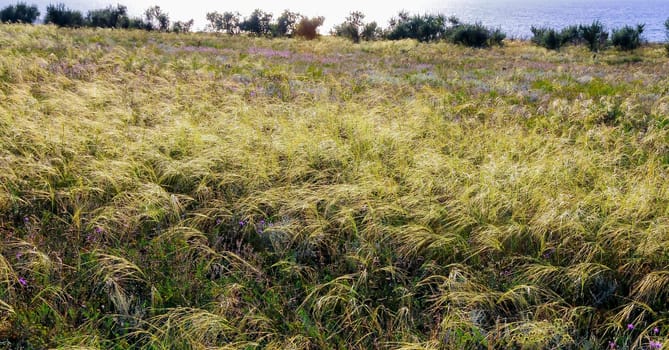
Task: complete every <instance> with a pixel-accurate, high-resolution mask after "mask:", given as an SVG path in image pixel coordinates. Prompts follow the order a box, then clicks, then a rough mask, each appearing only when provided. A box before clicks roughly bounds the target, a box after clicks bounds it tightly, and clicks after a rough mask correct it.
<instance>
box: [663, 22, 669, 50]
mask: <svg viewBox="0 0 669 350" xmlns="http://www.w3.org/2000/svg"><path fill="white" fill-rule="evenodd" d="M664 35H665V37H666V38H667V43H666V44H664V50H665V51H666V52H667V56H669V18H667V20H666V21H664Z"/></svg>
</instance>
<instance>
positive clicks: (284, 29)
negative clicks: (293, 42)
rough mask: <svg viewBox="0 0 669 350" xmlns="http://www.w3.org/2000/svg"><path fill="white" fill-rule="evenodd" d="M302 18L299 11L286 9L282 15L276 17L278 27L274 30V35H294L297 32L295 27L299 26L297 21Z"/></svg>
mask: <svg viewBox="0 0 669 350" xmlns="http://www.w3.org/2000/svg"><path fill="white" fill-rule="evenodd" d="M301 18H302V15H300V14H299V13H297V12H291V11H288V10H284V11H283V13H282V14H281V16H279V17H278V18H277V19H276V26H275V27H276V28H275V30H274V35H275V36H288V37H291V36H293V34H294V32H295V27H296V26H297V23H298V22H299V21H300V19H301Z"/></svg>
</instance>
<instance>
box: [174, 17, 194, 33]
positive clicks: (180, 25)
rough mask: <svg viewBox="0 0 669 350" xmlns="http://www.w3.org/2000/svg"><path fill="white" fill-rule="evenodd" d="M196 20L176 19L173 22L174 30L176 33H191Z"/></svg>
mask: <svg viewBox="0 0 669 350" xmlns="http://www.w3.org/2000/svg"><path fill="white" fill-rule="evenodd" d="M193 23H194V21H193V20H192V19H191V20H189V21H176V22H174V23H172V30H171V31H172V32H174V33H190V31H191V29H192V28H193Z"/></svg>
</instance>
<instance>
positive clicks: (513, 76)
mask: <svg viewBox="0 0 669 350" xmlns="http://www.w3.org/2000/svg"><path fill="white" fill-rule="evenodd" d="M623 55H625V54H623V53H618V52H616V51H606V52H603V53H600V55H598V56H599V57H597V56H595V57H593V56H592V54H590V53H589V52H586V50H585V49H583V48H578V47H568V48H566V49H564V50H562V51H561V52H549V51H546V50H544V49H541V48H537V47H534V46H532V45H531V44H529V43H524V42H507V43H506V45H505V46H504V47H501V48H493V49H487V50H478V49H468V48H463V47H459V46H454V45H450V44H445V43H438V44H420V43H417V42H415V41H398V42H370V43H363V44H359V45H354V44H351V43H348V42H347V41H345V40H340V39H337V38H330V37H324V38H321V39H320V40H317V41H312V42H309V41H300V40H288V39H275V40H268V39H257V38H246V37H234V38H230V37H227V36H217V35H212V34H203V33H198V34H191V35H175V34H158V33H147V32H140V31H132V32H127V31H108V30H88V29H82V30H68V29H56V28H55V27H51V26H35V27H32V26H24V25H2V26H0V169H1V171H0V237H1V240H0V244H1V245H0V251H1V253H2V255H1V257H0V346H4V347H6V348H23V349H41V348H60V349H75V348H76V349H79V348H80V349H84V348H100V349H103V348H104V349H107V348H118V349H121V348H130V347H134V348H145V349H212V348H221V349H254V348H263V349H264V348H267V349H321V348H333V349H355V348H357V349H370V348H388V349H463V348H464V349H485V348H491V349H500V348H510V349H551V348H561V349H570V348H572V349H601V348H607V347H609V342H616V344H617V347H618V348H620V349H626V348H627V349H632V348H634V349H648V348H649V347H650V345H651V341H653V342H662V343H664V344H667V337H668V336H669V303H668V302H667V300H669V299H668V297H669V209H668V208H669V181H667V179H668V177H669V173H668V169H669V128H668V123H667V120H668V117H669V99H667V97H666V94H667V86H669V80H668V79H667V77H668V76H669V71H668V69H669V61H668V59H667V58H666V57H665V55H664V52H663V49H662V47H660V46H646V47H643V48H641V49H639V50H637V51H636V52H635V53H634V57H633V58H632V59H628V58H625V57H627V56H623ZM628 325H633V326H634V329H629V328H628ZM630 328H631V327H630ZM655 328H657V332H655ZM667 346H668V345H665V347H667Z"/></svg>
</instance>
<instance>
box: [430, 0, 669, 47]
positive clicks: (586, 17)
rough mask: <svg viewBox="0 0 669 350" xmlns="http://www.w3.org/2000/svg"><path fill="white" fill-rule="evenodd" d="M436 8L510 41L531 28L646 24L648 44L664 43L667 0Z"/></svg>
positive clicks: (472, 2) (508, 0)
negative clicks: (492, 29) (502, 34)
mask: <svg viewBox="0 0 669 350" xmlns="http://www.w3.org/2000/svg"><path fill="white" fill-rule="evenodd" d="M439 5H440V4H435V7H436V9H438V12H441V13H444V14H446V15H454V16H456V17H458V18H460V19H461V20H463V21H465V22H481V23H483V24H484V25H486V26H491V27H499V28H501V29H502V31H503V32H505V33H506V34H507V37H510V38H519V39H527V38H529V37H531V36H532V32H531V31H530V28H531V27H532V26H538V27H541V26H546V27H551V28H563V27H566V26H569V25H575V24H590V23H592V22H593V21H595V20H599V21H600V22H601V23H602V24H604V26H605V27H606V28H607V29H609V30H610V29H613V28H620V27H622V26H624V25H631V26H636V24H645V30H644V33H643V37H644V38H645V39H646V40H647V41H649V42H664V41H666V40H667V36H666V32H665V27H664V22H665V21H666V20H667V18H669V0H627V1H623V0H561V1H557V0H542V1H534V0H490V1H486V0H449V1H444V2H443V3H442V4H441V6H439Z"/></svg>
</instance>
